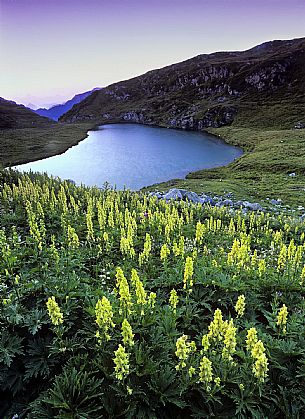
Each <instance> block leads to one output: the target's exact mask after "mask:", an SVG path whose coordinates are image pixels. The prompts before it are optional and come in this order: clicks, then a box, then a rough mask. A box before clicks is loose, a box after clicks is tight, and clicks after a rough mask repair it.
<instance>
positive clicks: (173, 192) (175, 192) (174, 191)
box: [163, 188, 183, 201]
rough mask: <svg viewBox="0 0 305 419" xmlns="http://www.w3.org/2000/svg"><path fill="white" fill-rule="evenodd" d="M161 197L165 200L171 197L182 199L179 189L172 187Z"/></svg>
mask: <svg viewBox="0 0 305 419" xmlns="http://www.w3.org/2000/svg"><path fill="white" fill-rule="evenodd" d="M163 198H164V199H166V201H169V200H171V199H175V200H179V199H183V194H182V192H181V190H180V189H177V188H173V189H170V190H169V191H168V192H167V193H166V194H165V195H163Z"/></svg>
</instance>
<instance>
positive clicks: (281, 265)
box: [277, 244, 287, 272]
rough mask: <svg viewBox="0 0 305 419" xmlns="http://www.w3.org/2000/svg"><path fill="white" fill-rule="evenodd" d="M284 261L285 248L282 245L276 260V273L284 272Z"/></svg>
mask: <svg viewBox="0 0 305 419" xmlns="http://www.w3.org/2000/svg"><path fill="white" fill-rule="evenodd" d="M286 260H287V247H286V246H285V244H283V245H282V247H281V250H280V253H279V256H278V260H277V271H278V272H281V271H283V270H284V268H285V266H286Z"/></svg>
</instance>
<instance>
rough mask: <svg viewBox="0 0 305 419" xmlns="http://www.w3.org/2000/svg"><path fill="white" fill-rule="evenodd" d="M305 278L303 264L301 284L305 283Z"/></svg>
mask: <svg viewBox="0 0 305 419" xmlns="http://www.w3.org/2000/svg"><path fill="white" fill-rule="evenodd" d="M304 280H305V265H304V266H303V269H302V273H301V281H300V285H303V284H304Z"/></svg>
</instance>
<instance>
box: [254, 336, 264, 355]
mask: <svg viewBox="0 0 305 419" xmlns="http://www.w3.org/2000/svg"><path fill="white" fill-rule="evenodd" d="M264 353H265V347H264V344H263V342H262V341H261V340H258V341H257V342H256V343H255V345H254V346H253V348H252V350H251V355H252V357H253V358H258V357H260V356H261V355H262V354H264Z"/></svg>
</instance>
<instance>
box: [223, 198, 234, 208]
mask: <svg viewBox="0 0 305 419" xmlns="http://www.w3.org/2000/svg"><path fill="white" fill-rule="evenodd" d="M222 204H223V205H226V206H229V207H232V205H233V201H232V199H225V200H224V201H222Z"/></svg>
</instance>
